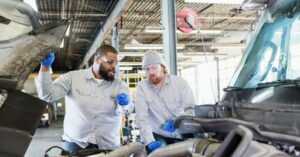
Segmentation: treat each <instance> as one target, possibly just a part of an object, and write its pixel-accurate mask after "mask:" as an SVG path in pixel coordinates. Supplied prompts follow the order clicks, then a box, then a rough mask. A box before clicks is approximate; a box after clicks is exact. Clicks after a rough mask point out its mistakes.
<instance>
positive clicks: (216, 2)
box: [184, 0, 244, 5]
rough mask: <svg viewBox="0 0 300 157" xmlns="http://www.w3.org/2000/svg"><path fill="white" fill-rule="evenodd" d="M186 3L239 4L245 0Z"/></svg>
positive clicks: (196, 0)
mask: <svg viewBox="0 0 300 157" xmlns="http://www.w3.org/2000/svg"><path fill="white" fill-rule="evenodd" d="M184 2H185V3H214V4H239V5H241V4H242V3H243V2H244V0H184Z"/></svg>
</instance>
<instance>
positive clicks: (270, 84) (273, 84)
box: [257, 79, 300, 88]
mask: <svg viewBox="0 0 300 157" xmlns="http://www.w3.org/2000/svg"><path fill="white" fill-rule="evenodd" d="M299 82H300V80H290V79H288V80H277V81H272V82H266V83H259V84H257V88H265V87H278V86H283V85H291V84H292V85H295V86H297V87H299V88H300V84H299Z"/></svg>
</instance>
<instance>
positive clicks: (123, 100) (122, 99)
mask: <svg viewBox="0 0 300 157" xmlns="http://www.w3.org/2000/svg"><path fill="white" fill-rule="evenodd" d="M115 100H116V102H117V103H118V104H119V105H121V106H126V105H128V103H129V97H128V95H127V94H125V93H119V94H117V95H116V97H115Z"/></svg>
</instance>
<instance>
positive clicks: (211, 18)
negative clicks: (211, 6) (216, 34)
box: [198, 16, 257, 20]
mask: <svg viewBox="0 0 300 157" xmlns="http://www.w3.org/2000/svg"><path fill="white" fill-rule="evenodd" d="M198 18H199V19H207V20H214V19H229V20H255V19H257V18H256V17H241V16H232V17H230V16H199V17H198Z"/></svg>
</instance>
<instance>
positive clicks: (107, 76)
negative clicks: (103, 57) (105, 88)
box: [98, 63, 115, 81]
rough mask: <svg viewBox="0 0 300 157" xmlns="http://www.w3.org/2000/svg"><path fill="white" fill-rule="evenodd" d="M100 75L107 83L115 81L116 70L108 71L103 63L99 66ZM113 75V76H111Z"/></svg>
mask: <svg viewBox="0 0 300 157" xmlns="http://www.w3.org/2000/svg"><path fill="white" fill-rule="evenodd" d="M98 73H99V75H100V76H101V77H102V78H103V79H104V80H106V81H113V80H115V68H113V69H111V70H107V69H105V68H104V66H103V65H102V63H101V64H100V66H99V72H98ZM110 73H112V74H110Z"/></svg>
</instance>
